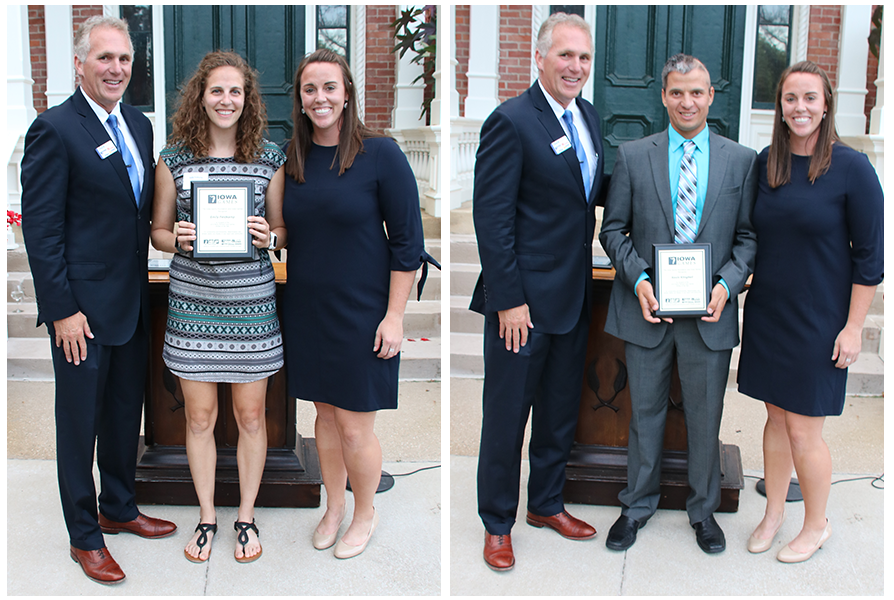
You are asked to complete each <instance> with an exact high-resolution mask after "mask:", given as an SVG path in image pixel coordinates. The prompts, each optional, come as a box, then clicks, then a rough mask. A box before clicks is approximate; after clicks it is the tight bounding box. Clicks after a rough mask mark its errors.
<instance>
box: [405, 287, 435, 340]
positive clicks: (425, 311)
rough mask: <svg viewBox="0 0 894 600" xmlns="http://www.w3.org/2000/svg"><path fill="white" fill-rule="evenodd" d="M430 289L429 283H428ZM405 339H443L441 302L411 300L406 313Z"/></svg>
mask: <svg viewBox="0 0 894 600" xmlns="http://www.w3.org/2000/svg"><path fill="white" fill-rule="evenodd" d="M426 287H428V282H426ZM423 295H424V294H423ZM404 337H408V338H421V337H424V338H439V337H441V301H440V300H422V301H420V302H417V301H416V298H415V297H413V298H410V300H409V301H408V302H407V310H406V312H404Z"/></svg>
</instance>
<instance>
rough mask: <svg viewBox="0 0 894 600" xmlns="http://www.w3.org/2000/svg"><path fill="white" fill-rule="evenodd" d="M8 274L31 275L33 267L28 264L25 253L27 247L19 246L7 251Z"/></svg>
mask: <svg viewBox="0 0 894 600" xmlns="http://www.w3.org/2000/svg"><path fill="white" fill-rule="evenodd" d="M6 272H7V273H30V272H31V266H30V265H29V264H28V255H27V254H26V253H25V246H24V245H22V244H19V247H18V248H16V249H14V250H7V251H6Z"/></svg>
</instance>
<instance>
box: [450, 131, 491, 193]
mask: <svg viewBox="0 0 894 600" xmlns="http://www.w3.org/2000/svg"><path fill="white" fill-rule="evenodd" d="M482 123H483V121H482V120H480V119H466V118H454V119H451V120H450V179H451V182H450V210H453V209H456V208H459V207H460V206H461V205H462V204H463V203H464V202H468V201H469V200H471V199H472V184H473V182H474V178H475V154H476V153H477V152H478V140H479V135H480V133H481V124H482Z"/></svg>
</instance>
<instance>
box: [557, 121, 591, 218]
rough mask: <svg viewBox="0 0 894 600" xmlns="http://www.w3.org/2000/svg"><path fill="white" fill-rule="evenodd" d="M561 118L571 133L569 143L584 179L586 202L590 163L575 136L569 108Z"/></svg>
mask: <svg viewBox="0 0 894 600" xmlns="http://www.w3.org/2000/svg"><path fill="white" fill-rule="evenodd" d="M562 120H563V121H565V125H567V126H568V133H570V134H571V145H572V146H573V147H574V153H575V154H576V155H577V161H578V162H579V163H580V174H581V177H583V180H584V190H585V191H586V192H587V202H589V201H590V164H589V163H588V162H587V153H586V152H584V145H583V144H581V143H580V139H578V137H577V129H576V128H575V127H574V116H573V115H572V114H571V111H570V110H566V111H565V113H564V114H563V115H562Z"/></svg>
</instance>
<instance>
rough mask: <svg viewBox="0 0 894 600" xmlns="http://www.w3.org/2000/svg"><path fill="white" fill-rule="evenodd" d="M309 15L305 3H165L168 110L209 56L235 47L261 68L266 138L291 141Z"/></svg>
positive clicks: (235, 49) (249, 61) (171, 112)
mask: <svg viewBox="0 0 894 600" xmlns="http://www.w3.org/2000/svg"><path fill="white" fill-rule="evenodd" d="M304 18H305V7H304V6H165V7H164V27H165V63H166V65H165V92H166V102H167V110H168V114H169V115H170V114H173V111H174V109H175V107H176V101H177V97H178V94H179V90H180V88H181V86H182V85H183V84H184V83H185V81H186V80H187V79H188V78H189V77H190V76H191V75H192V74H193V73H194V72H195V69H196V66H198V64H199V61H200V60H201V59H202V57H203V56H205V54H207V53H208V52H211V51H212V50H234V51H235V52H237V53H239V54H240V55H241V56H243V57H244V58H245V59H246V60H247V61H248V63H249V64H250V65H251V66H252V67H254V68H255V70H257V71H258V74H259V80H260V87H261V95H262V97H263V98H264V102H265V104H266V106H267V120H268V132H267V134H266V137H267V138H268V139H270V140H271V141H274V142H276V143H282V142H284V141H285V140H287V139H289V138H290V137H291V136H292V97H291V94H292V80H293V78H294V77H295V70H296V69H297V68H298V63H299V62H300V61H301V58H302V57H303V56H304V48H305V46H304ZM167 131H168V133H170V125H168V129H167Z"/></svg>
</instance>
